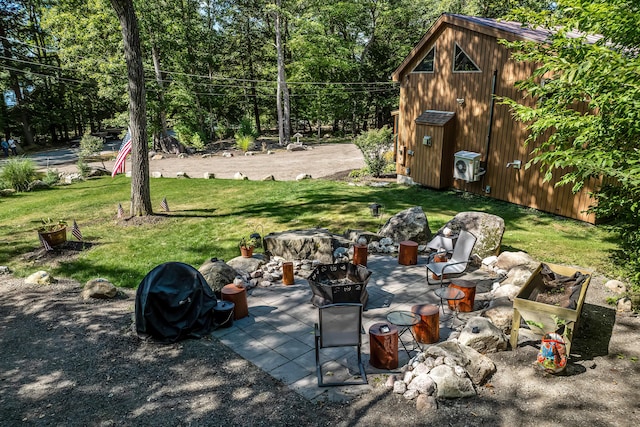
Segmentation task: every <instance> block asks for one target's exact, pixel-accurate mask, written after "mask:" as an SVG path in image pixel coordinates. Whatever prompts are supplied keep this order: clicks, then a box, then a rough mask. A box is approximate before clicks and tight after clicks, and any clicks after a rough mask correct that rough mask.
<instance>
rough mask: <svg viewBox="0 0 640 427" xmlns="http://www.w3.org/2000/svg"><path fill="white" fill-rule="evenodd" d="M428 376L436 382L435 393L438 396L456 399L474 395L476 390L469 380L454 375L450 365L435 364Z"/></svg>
mask: <svg viewBox="0 0 640 427" xmlns="http://www.w3.org/2000/svg"><path fill="white" fill-rule="evenodd" d="M429 376H430V377H431V378H432V379H433V381H434V382H435V383H436V386H437V387H436V395H437V396H438V397H439V398H444V399H456V398H459V397H470V396H475V395H476V390H475V388H474V387H473V383H472V382H471V380H470V379H469V378H461V377H459V376H458V375H456V372H455V370H454V369H453V368H452V367H451V366H447V365H439V366H436V367H435V368H433V369H432V370H431V372H430V373H429Z"/></svg>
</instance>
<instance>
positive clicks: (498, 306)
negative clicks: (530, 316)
mask: <svg viewBox="0 0 640 427" xmlns="http://www.w3.org/2000/svg"><path fill="white" fill-rule="evenodd" d="M482 316H483V317H486V318H487V319H489V320H491V323H493V324H494V325H495V326H496V327H497V328H499V329H500V330H501V331H502V332H504V333H505V334H509V333H510V332H511V322H513V303H512V302H511V300H510V299H509V298H506V297H502V298H495V299H493V300H492V301H491V303H490V305H489V308H488V309H486V310H485V311H484V313H482Z"/></svg>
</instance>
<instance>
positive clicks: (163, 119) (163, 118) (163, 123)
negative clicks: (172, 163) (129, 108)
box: [151, 42, 168, 138]
mask: <svg viewBox="0 0 640 427" xmlns="http://www.w3.org/2000/svg"><path fill="white" fill-rule="evenodd" d="M151 56H152V57H153V70H154V71H155V74H156V83H158V102H159V103H160V111H159V112H158V115H159V117H158V119H159V120H160V129H161V132H162V138H165V137H166V136H167V127H168V126H167V112H166V111H165V107H164V105H165V104H164V78H163V75H162V68H161V67H160V52H159V51H158V46H157V45H156V43H155V42H154V43H153V44H152V45H151Z"/></svg>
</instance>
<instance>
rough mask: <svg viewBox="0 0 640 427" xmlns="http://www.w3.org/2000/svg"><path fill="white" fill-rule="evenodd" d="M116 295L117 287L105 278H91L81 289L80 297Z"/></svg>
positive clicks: (108, 296)
mask: <svg viewBox="0 0 640 427" xmlns="http://www.w3.org/2000/svg"><path fill="white" fill-rule="evenodd" d="M116 295H118V288H116V287H115V286H114V285H113V283H111V282H109V281H108V280H107V279H101V278H98V279H92V280H89V281H88V282H87V283H86V284H85V285H84V288H83V289H82V293H81V296H82V299H85V300H87V299H89V298H98V299H109V298H113V297H115V296H116Z"/></svg>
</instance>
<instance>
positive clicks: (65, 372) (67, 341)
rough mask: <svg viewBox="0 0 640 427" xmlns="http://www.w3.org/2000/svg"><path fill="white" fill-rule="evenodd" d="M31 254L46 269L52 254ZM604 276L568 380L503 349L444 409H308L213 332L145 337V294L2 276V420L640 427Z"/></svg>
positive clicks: (259, 160) (376, 397)
mask: <svg viewBox="0 0 640 427" xmlns="http://www.w3.org/2000/svg"><path fill="white" fill-rule="evenodd" d="M312 159H315V160H316V161H317V162H312ZM362 165H363V163H362V158H361V155H360V154H359V152H358V151H357V149H355V147H353V146H351V145H338V146H335V145H332V146H327V147H326V148H325V146H324V145H320V146H314V147H313V150H309V151H304V152H295V153H289V152H286V151H279V152H276V154H272V155H267V154H259V155H255V156H247V157H245V156H242V157H240V156H234V157H231V158H224V157H222V156H212V157H209V158H204V159H203V158H202V157H199V156H198V157H196V156H191V157H189V158H187V159H171V160H169V159H162V160H157V161H156V160H153V161H151V171H156V170H161V168H164V170H161V171H162V172H163V174H165V176H175V175H174V174H175V173H176V172H179V171H183V172H186V173H188V174H189V175H192V176H194V177H196V176H202V174H204V172H212V173H215V174H216V176H217V177H220V178H224V177H232V176H233V174H234V173H235V172H237V171H239V172H242V173H244V174H246V175H248V176H249V177H250V179H262V178H263V177H264V176H266V175H269V174H273V175H274V176H275V177H276V179H281V180H284V179H295V176H297V175H298V174H300V173H309V174H311V175H312V176H313V177H314V178H317V177H322V176H335V177H339V176H344V171H347V170H350V169H355V168H360V167H361V166H362ZM66 167H67V166H65V167H64V168H66ZM68 167H69V168H70V171H72V172H75V166H74V165H69V166H68ZM107 167H109V165H108V164H107ZM59 170H63V168H59ZM172 174H173V175H172ZM73 249H74V248H70V249H69V251H72V250H73ZM76 249H77V248H76ZM30 256H33V259H34V260H36V265H37V259H38V257H39V256H40V255H39V254H38V253H33V254H30ZM42 256H45V255H42ZM46 256H51V255H50V254H49V255H46ZM61 256H66V257H69V256H73V254H72V253H70V252H67V253H64V254H63V255H61ZM50 261H51V260H48V262H50ZM585 267H587V266H585ZM604 282H605V279H604V278H603V277H597V278H595V277H594V279H593V280H592V283H591V285H590V287H589V290H588V292H587V297H586V303H585V304H584V308H583V317H582V320H581V323H580V325H579V326H578V329H577V330H576V332H575V335H574V343H573V347H572V353H573V354H572V357H571V359H570V362H569V366H568V368H567V369H566V371H565V373H564V374H562V375H550V374H546V373H544V372H542V371H541V370H539V369H537V368H536V367H535V366H534V362H535V359H536V355H537V349H536V348H535V346H533V345H527V346H522V347H519V348H517V349H516V350H510V351H505V352H500V353H496V354H490V355H489V357H491V359H492V360H493V361H494V362H495V363H496V366H497V372H496V373H495V374H494V375H493V376H492V377H491V378H490V380H489V382H488V383H486V384H484V385H483V386H481V387H479V388H478V390H477V391H478V396H477V397H474V398H466V399H453V400H442V401H439V402H438V409H437V410H435V411H431V412H427V413H421V412H418V411H417V410H416V407H415V402H413V401H407V400H405V399H404V398H403V397H402V396H399V395H396V394H393V393H391V392H390V391H389V390H387V389H385V388H384V381H381V380H376V379H371V381H370V384H371V385H372V391H371V392H369V393H366V394H364V395H362V396H359V397H354V398H353V399H352V400H351V401H350V402H347V403H344V402H343V403H332V402H309V401H307V400H305V399H304V398H303V397H301V396H300V395H298V394H297V393H295V392H294V391H292V390H290V389H289V388H287V387H286V386H285V385H284V384H282V383H280V382H279V381H277V380H275V379H274V378H272V377H271V376H269V375H268V374H266V373H264V372H263V371H261V370H260V369H258V368H257V367H256V366H254V365H252V364H251V363H249V362H247V361H246V360H244V359H242V358H241V357H239V356H237V355H236V354H235V353H233V352H232V351H231V350H229V349H228V348H227V347H225V346H224V345H222V344H221V343H220V342H219V341H218V340H216V339H214V338H207V339H201V340H187V341H183V342H180V343H177V344H171V345H159V344H154V343H152V342H146V341H141V340H140V339H138V337H137V336H136V334H135V333H134V332H133V329H132V326H133V320H132V315H133V313H134V304H135V293H134V291H130V290H123V291H122V294H121V295H120V296H119V297H118V298H116V299H113V300H89V301H83V300H82V299H81V297H80V291H81V284H79V283H76V282H73V281H70V280H64V279H62V280H60V281H59V283H57V284H55V285H51V286H27V285H24V281H23V280H22V279H17V278H14V277H12V276H11V275H0V296H1V298H0V420H2V421H1V422H0V424H2V425H19V424H21V425H37V426H49V425H64V426H115V425H118V426H139V425H149V426H183V425H184V426H187V425H199V426H200V425H211V426H246V425H250V426H275V425H283V426H285V425H287V426H288V425H301V426H304V425H332V426H381V425H385V426H388V425H401V426H404V425H410V426H414V425H437V426H443V425H448V426H539V425H563V426H584V425H592V426H637V425H640V361H639V360H638V359H639V358H640V340H639V338H640V317H638V316H637V315H634V314H625V313H616V312H615V311H614V310H613V308H612V307H611V306H608V305H607V304H606V297H607V296H610V295H611V294H610V293H609V292H608V291H607V290H606V288H604V286H603V283H604Z"/></svg>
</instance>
